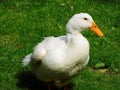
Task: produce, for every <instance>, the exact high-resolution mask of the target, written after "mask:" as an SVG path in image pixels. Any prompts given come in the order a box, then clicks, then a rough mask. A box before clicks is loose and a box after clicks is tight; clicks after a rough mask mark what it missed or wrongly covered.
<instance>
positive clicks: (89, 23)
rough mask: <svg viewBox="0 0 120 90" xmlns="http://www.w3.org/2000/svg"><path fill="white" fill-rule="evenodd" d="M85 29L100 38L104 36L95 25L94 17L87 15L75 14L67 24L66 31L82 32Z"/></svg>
mask: <svg viewBox="0 0 120 90" xmlns="http://www.w3.org/2000/svg"><path fill="white" fill-rule="evenodd" d="M85 29H90V30H92V31H93V32H95V33H96V34H97V35H98V36H103V33H102V31H101V30H100V29H99V28H98V26H97V25H96V24H95V22H94V20H93V19H92V17H91V16H90V15H89V14H87V13H79V14H75V15H73V16H72V17H71V19H70V20H69V21H68V23H67V24H66V30H67V32H68V33H75V32H81V31H83V30H85Z"/></svg>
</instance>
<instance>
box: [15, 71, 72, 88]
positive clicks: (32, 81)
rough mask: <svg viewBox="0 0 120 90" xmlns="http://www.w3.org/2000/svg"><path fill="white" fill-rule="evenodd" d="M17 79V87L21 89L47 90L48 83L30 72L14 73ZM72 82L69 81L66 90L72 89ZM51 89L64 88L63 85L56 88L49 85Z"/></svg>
mask: <svg viewBox="0 0 120 90" xmlns="http://www.w3.org/2000/svg"><path fill="white" fill-rule="evenodd" d="M16 78H17V79H18V82H17V84H16V85H17V87H18V88H21V89H25V90H26V89H27V90H48V83H44V82H41V81H39V80H38V79H37V78H36V77H35V76H34V75H33V74H32V72H29V71H28V72H24V71H23V72H20V73H18V74H17V75H16ZM72 87H73V84H72V83H70V84H69V85H68V86H67V90H72ZM51 90H64V87H62V88H57V87H55V86H51Z"/></svg>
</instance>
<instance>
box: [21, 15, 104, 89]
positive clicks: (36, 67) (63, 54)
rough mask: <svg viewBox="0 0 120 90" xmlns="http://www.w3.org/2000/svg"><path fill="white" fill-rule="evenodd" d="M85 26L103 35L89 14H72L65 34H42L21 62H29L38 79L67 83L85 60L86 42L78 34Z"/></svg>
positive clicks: (87, 55) (86, 61)
mask: <svg viewBox="0 0 120 90" xmlns="http://www.w3.org/2000/svg"><path fill="white" fill-rule="evenodd" d="M85 29H90V30H92V31H94V32H95V33H96V34H98V36H103V33H102V32H101V31H100V29H99V28H98V27H97V25H96V24H95V22H94V21H93V19H92V17H91V16H90V15H89V14H87V13H79V14H75V15H74V16H72V17H71V19H70V20H69V21H68V23H67V24H66V30H67V33H68V34H67V35H65V36H60V37H47V38H45V39H44V40H43V41H42V42H41V43H39V44H38V45H36V46H35V48H34V50H33V53H32V54H29V55H27V56H26V57H25V58H24V59H23V61H22V63H23V65H24V66H25V65H27V64H29V63H30V65H31V67H32V70H33V73H34V74H35V76H36V77H37V78H38V79H39V80H41V81H44V82H51V81H52V82H54V83H55V85H57V86H58V87H59V86H60V87H61V86H65V85H67V84H68V81H69V79H70V78H72V77H73V76H75V75H76V74H77V73H78V72H79V71H80V70H81V69H83V68H84V67H85V66H86V65H87V63H88V61H89V42H88V41H87V39H86V38H85V37H84V36H83V35H82V34H81V31H83V30H85Z"/></svg>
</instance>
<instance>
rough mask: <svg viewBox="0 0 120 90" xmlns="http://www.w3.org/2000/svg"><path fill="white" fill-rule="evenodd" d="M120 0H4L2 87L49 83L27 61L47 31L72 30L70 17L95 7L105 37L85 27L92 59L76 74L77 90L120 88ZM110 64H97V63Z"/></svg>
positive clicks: (13, 89)
mask: <svg viewBox="0 0 120 90" xmlns="http://www.w3.org/2000/svg"><path fill="white" fill-rule="evenodd" d="M119 7H120V0H74V1H73V0H11V1H10V0H1V1H0V90H37V88H45V87H46V85H45V86H44V85H43V84H41V83H40V82H39V81H38V80H36V78H35V77H34V76H33V75H32V73H31V72H29V71H30V69H29V67H25V68H23V67H22V65H21V61H22V59H23V58H24V56H25V55H27V54H29V53H31V52H32V50H33V47H34V46H35V45H36V44H37V43H39V42H40V41H42V40H43V37H47V36H60V35H64V34H66V31H65V25H66V23H67V21H68V20H69V18H70V17H71V16H72V15H73V14H75V13H80V12H87V13H89V14H90V15H91V16H92V17H93V19H94V20H95V22H96V23H97V25H98V26H99V27H100V29H101V30H102V31H103V32H104V37H101V38H100V37H98V36H96V35H95V34H94V33H93V32H91V31H89V30H88V31H85V32H83V35H84V36H85V37H86V38H87V39H88V40H89V42H90V61H89V64H88V66H87V67H86V68H85V69H84V70H82V71H81V72H80V73H79V75H78V76H76V77H75V78H73V81H72V84H73V85H72V87H71V88H70V89H72V90H119V89H120V86H119V85H120V10H119ZM101 63H103V64H105V66H104V67H100V68H102V69H100V68H96V64H98V66H99V65H101Z"/></svg>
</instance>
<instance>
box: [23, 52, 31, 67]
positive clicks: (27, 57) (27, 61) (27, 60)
mask: <svg viewBox="0 0 120 90" xmlns="http://www.w3.org/2000/svg"><path fill="white" fill-rule="evenodd" d="M31 56H32V53H30V54H28V55H26V56H25V58H24V59H23V60H22V66H23V67H24V66H26V65H28V64H29V63H30V60H31Z"/></svg>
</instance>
